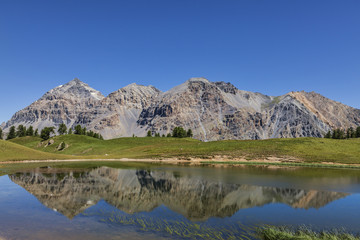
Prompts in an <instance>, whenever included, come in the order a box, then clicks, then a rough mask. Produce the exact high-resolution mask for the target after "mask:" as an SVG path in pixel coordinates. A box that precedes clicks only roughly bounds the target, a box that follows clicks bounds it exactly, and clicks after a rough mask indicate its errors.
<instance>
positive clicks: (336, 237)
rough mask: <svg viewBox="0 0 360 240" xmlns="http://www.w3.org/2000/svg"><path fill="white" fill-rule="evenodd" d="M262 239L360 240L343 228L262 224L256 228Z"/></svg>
mask: <svg viewBox="0 0 360 240" xmlns="http://www.w3.org/2000/svg"><path fill="white" fill-rule="evenodd" d="M258 237H259V238H260V239H262V240H300V239H301V240H360V237H359V236H354V235H352V234H350V233H346V232H345V231H343V230H332V231H321V232H316V231H313V230H311V229H309V228H307V227H300V228H299V229H296V230H294V229H291V228H289V227H275V226H264V227H261V228H259V229H258Z"/></svg>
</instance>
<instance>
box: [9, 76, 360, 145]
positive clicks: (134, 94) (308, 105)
mask: <svg viewBox="0 0 360 240" xmlns="http://www.w3.org/2000/svg"><path fill="white" fill-rule="evenodd" d="M61 123H65V124H66V125H67V126H68V127H73V126H75V125H77V124H81V125H82V126H86V127H87V129H89V130H93V131H96V132H99V133H101V134H102V135H103V136H104V138H106V139H109V138H116V137H124V136H132V135H133V134H134V135H136V136H145V135H146V132H147V131H148V130H151V131H153V132H159V133H161V134H165V135H166V134H167V133H170V132H171V131H172V129H173V128H174V127H176V126H182V127H184V128H186V129H188V128H190V129H192V130H193V133H194V138H197V139H200V140H204V141H212V140H221V139H267V138H279V137H282V138H286V137H321V136H323V134H324V133H326V132H327V131H329V130H331V129H334V128H348V127H357V126H360V110H359V109H354V108H352V107H349V106H346V105H344V104H341V103H339V102H336V101H333V100H330V99H328V98H325V97H324V96H322V95H320V94H318V93H315V92H309V93H308V92H304V91H301V92H290V93H287V94H285V95H282V96H279V97H271V96H266V95H263V94H260V93H253V92H248V91H244V90H239V89H237V88H236V87H235V86H234V85H233V84H231V83H226V82H210V81H209V80H207V79H206V78H201V77H200V78H191V79H189V80H187V81H186V82H184V83H183V84H181V85H178V86H175V87H173V88H172V89H170V90H169V91H166V92H163V93H162V92H161V91H159V90H158V89H156V88H155V87H153V86H143V85H138V84H135V83H133V84H130V85H128V86H126V87H123V88H121V89H119V90H117V91H115V92H113V93H111V94H109V95H108V96H107V97H104V96H103V95H102V94H101V93H100V92H99V91H96V90H95V89H93V88H91V87H90V86H89V85H87V84H86V83H83V82H81V81H80V80H79V79H77V78H75V79H73V80H72V81H70V82H68V83H66V84H64V85H61V86H58V87H56V88H54V89H52V90H50V91H49V92H47V93H46V94H45V95H44V96H43V97H42V98H41V99H39V100H37V101H36V102H34V103H33V104H31V105H30V106H28V107H26V108H24V109H23V110H21V111H19V112H17V113H15V114H14V116H13V117H12V118H11V119H10V120H9V121H8V122H7V123H6V125H5V126H4V125H2V126H4V132H7V131H8V129H9V127H10V126H17V125H19V124H23V125H25V126H29V125H32V126H33V127H34V128H39V129H42V128H43V127H45V126H58V125H59V124H61Z"/></svg>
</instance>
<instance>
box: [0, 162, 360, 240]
mask: <svg viewBox="0 0 360 240" xmlns="http://www.w3.org/2000/svg"><path fill="white" fill-rule="evenodd" d="M359 193H360V171H359V170H341V169H312V168H288V169H284V168H266V167H249V166H248V167H236V168H213V167H184V166H165V165H146V166H145V165H141V164H114V163H111V164H106V163H101V164H92V165H91V166H89V165H86V164H70V165H69V164H67V165H64V164H53V165H51V166H43V167H36V168H27V169H25V170H24V169H22V170H12V171H11V172H8V174H7V175H3V176H1V177H0V238H1V237H3V238H5V239H49V238H51V239H129V240H130V239H144V238H146V239H169V238H172V239H194V238H197V239H208V238H213V239H228V238H230V237H235V238H236V239H242V238H246V237H249V238H250V239H254V237H253V236H252V232H253V229H254V227H256V226H259V225H262V224H272V225H291V226H299V225H304V224H305V225H308V226H311V227H312V228H314V229H331V228H342V227H343V228H345V229H346V230H348V231H350V232H353V233H360V225H359V224H358V222H359V213H360V194H359Z"/></svg>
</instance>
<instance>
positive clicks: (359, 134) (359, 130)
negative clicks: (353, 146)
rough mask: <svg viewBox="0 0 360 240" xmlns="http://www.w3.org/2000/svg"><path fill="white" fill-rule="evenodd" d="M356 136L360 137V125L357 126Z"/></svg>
mask: <svg viewBox="0 0 360 240" xmlns="http://www.w3.org/2000/svg"><path fill="white" fill-rule="evenodd" d="M355 136H356V137H357V138H360V127H357V128H356V132H355Z"/></svg>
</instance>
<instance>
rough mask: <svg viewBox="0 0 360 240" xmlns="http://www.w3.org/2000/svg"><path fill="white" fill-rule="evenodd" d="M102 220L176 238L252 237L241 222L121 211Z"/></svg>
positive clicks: (216, 239)
mask: <svg viewBox="0 0 360 240" xmlns="http://www.w3.org/2000/svg"><path fill="white" fill-rule="evenodd" d="M101 222H105V223H108V224H121V225H132V226H135V227H138V228H140V230H141V231H147V232H150V231H151V232H157V233H162V234H167V235H170V236H171V237H176V238H185V239H209V240H225V239H229V240H231V239H244V240H245V239H251V238H250V235H251V234H252V233H251V231H247V230H248V229H247V228H246V227H245V226H243V225H241V224H231V225H225V226H213V225H208V224H206V223H196V222H191V221H184V220H175V219H173V220H165V219H162V218H153V217H145V216H137V215H126V214H122V213H119V212H112V213H111V215H110V216H109V217H105V218H102V219H101Z"/></svg>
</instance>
